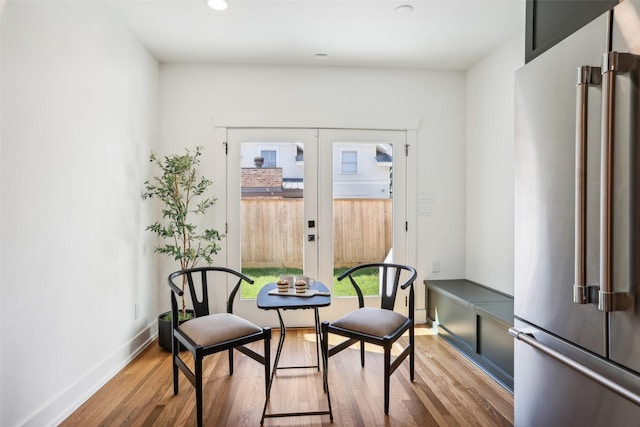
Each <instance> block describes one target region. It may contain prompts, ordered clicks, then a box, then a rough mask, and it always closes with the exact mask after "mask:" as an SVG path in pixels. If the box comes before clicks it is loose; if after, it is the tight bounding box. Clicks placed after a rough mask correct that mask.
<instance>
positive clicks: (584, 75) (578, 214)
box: [573, 65, 602, 304]
mask: <svg viewBox="0 0 640 427" xmlns="http://www.w3.org/2000/svg"><path fill="white" fill-rule="evenodd" d="M601 83H602V75H601V69H600V67H591V66H588V65H584V66H582V67H578V79H577V81H576V89H577V90H576V92H577V93H576V177H575V185H576V191H575V198H576V199H575V227H576V229H575V244H574V245H575V282H574V285H573V302H574V303H575V304H588V303H597V302H598V301H597V299H598V287H597V286H587V284H586V267H585V259H586V215H587V204H586V203H587V197H586V195H587V138H588V125H587V124H588V121H587V118H588V114H589V86H600V84H601Z"/></svg>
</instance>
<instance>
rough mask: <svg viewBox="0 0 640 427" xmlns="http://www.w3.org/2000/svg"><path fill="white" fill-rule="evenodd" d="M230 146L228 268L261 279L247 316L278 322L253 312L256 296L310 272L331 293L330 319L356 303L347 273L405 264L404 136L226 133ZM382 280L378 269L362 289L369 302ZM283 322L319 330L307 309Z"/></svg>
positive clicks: (251, 290)
mask: <svg viewBox="0 0 640 427" xmlns="http://www.w3.org/2000/svg"><path fill="white" fill-rule="evenodd" d="M227 144H228V156H227V218H228V231H227V236H228V237H227V254H228V265H229V266H230V267H231V268H235V269H238V270H240V271H243V272H244V273H245V274H247V275H248V276H250V277H252V278H253V279H254V280H256V284H254V285H252V286H249V285H247V286H244V287H243V290H242V300H241V301H239V302H238V303H236V306H235V307H236V312H238V313H239V314H241V315H242V316H245V317H247V318H249V319H251V320H252V321H254V322H256V323H259V324H270V323H274V321H275V320H276V317H275V316H274V314H273V313H268V312H263V311H262V310H258V309H257V308H256V305H255V300H254V299H253V298H255V294H256V293H257V290H258V289H259V288H260V287H261V286H262V285H263V284H264V282H269V281H274V280H277V278H278V276H279V274H285V273H288V274H303V273H304V274H305V275H308V276H312V277H314V278H316V280H319V281H321V282H323V283H325V284H326V285H327V286H328V287H329V288H330V289H331V290H332V296H333V297H332V303H331V306H330V307H328V308H326V309H323V312H322V317H323V319H333V318H336V317H338V316H339V315H341V314H343V313H346V312H348V311H350V310H353V309H354V308H355V307H356V304H357V302H356V301H355V300H354V297H353V291H352V286H351V285H350V283H348V281H343V282H337V281H336V280H335V277H337V275H339V274H340V272H342V271H344V270H345V269H346V268H349V267H351V266H354V265H357V264H361V263H364V262H382V261H388V262H406V259H407V244H406V234H407V233H406V229H405V224H406V207H407V199H406V179H407V177H406V163H407V160H406V159H407V157H406V150H405V144H406V133H405V132H404V131H373V130H336V129H255V128H252V129H244V128H229V129H227ZM378 281H379V278H378V277H377V276H376V274H375V272H373V273H372V275H371V277H370V278H368V285H367V287H366V289H365V294H367V297H366V298H369V299H374V300H375V301H370V303H371V304H372V305H375V304H379V284H378ZM398 302H399V303H401V304H402V306H403V305H404V301H403V298H399V301H398ZM285 316H287V317H288V318H287V319H286V323H287V325H288V326H309V325H312V324H313V319H312V316H308V315H305V313H304V312H303V311H292V312H290V313H287V314H285ZM274 324H275V323H274Z"/></svg>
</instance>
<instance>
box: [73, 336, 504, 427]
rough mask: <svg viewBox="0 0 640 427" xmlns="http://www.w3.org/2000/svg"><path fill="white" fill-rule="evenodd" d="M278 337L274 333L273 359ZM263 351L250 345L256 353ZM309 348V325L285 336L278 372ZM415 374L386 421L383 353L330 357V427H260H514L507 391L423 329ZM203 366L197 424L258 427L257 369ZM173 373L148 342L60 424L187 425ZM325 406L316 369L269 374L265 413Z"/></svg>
mask: <svg viewBox="0 0 640 427" xmlns="http://www.w3.org/2000/svg"><path fill="white" fill-rule="evenodd" d="M278 337H279V333H278V331H277V330H274V338H273V352H272V354H273V356H272V357H274V358H275V349H276V345H277V341H278ZM336 339H338V338H336ZM404 339H408V338H402V339H401V340H404ZM261 345H262V344H260V343H258V344H256V346H255V347H254V348H255V349H256V350H257V351H261V350H260V346H261ZM315 348H316V347H315V340H314V334H313V330H312V329H290V330H287V335H286V340H285V344H284V351H283V354H282V357H281V359H280V366H291V365H307V364H313V363H315ZM188 358H189V357H188V356H187V359H188ZM415 368H416V372H415V381H414V382H413V383H412V382H410V381H409V362H408V360H407V361H404V362H403V363H402V365H401V366H400V367H399V368H398V370H397V371H396V372H395V373H394V374H393V376H392V378H391V398H390V399H391V403H390V408H389V416H388V417H387V416H385V415H384V409H383V406H384V403H383V377H382V369H383V367H382V354H381V353H380V352H379V350H378V348H376V347H371V348H367V354H366V365H365V367H364V368H362V367H361V366H360V356H359V352H358V350H357V349H356V348H354V349H348V350H345V351H343V352H341V353H339V354H337V355H336V356H333V357H332V358H330V360H329V387H330V392H331V403H332V406H333V417H334V422H333V424H331V423H330V421H329V416H328V415H323V416H304V417H292V418H268V419H265V422H264V425H265V426H330V425H334V426H491V427H494V426H512V425H513V395H512V394H511V393H509V392H508V391H507V390H505V389H504V388H502V387H501V386H500V385H498V384H497V383H495V382H494V381H493V380H492V379H491V378H489V377H488V376H487V375H486V374H485V373H484V372H482V371H481V370H480V369H479V368H478V367H476V366H475V365H474V364H472V363H471V362H470V361H469V360H467V359H466V358H465V357H464V356H462V355H461V354H460V353H458V352H457V351H456V350H455V349H454V348H452V347H451V346H450V345H449V344H447V343H446V341H444V340H443V339H442V338H441V337H438V336H437V335H436V334H434V333H433V332H432V331H431V329H427V328H426V327H417V328H416V365H415ZM203 369H204V373H205V384H204V402H205V403H204V424H205V425H206V426H259V425H260V417H261V415H262V407H263V404H264V394H265V390H264V377H263V370H262V366H261V365H259V364H258V363H256V362H254V361H253V360H251V359H249V358H248V357H246V356H244V355H242V354H240V353H238V352H236V356H235V369H234V374H233V375H232V376H229V375H228V373H229V371H228V363H227V353H226V352H225V353H222V354H216V355H212V356H209V357H208V358H206V359H205V363H204V368H203ZM171 375H172V374H171V355H170V354H169V353H167V352H164V351H163V350H161V349H160V348H159V346H158V345H157V343H153V344H152V345H151V346H150V347H149V348H147V349H146V350H145V351H144V352H143V353H142V354H141V355H140V356H139V357H138V358H136V359H135V360H134V361H133V362H131V363H130V364H129V365H128V366H127V367H126V368H125V369H123V370H122V371H121V372H120V373H119V374H118V375H116V376H115V377H114V378H113V379H112V380H111V381H110V382H109V383H107V384H106V385H105V386H104V387H103V388H102V389H100V390H99V391H98V392H97V393H96V394H95V395H94V396H92V397H91V398H90V399H89V400H88V401H87V402H85V403H84V404H83V405H82V406H81V407H80V408H79V409H78V410H77V411H76V412H74V413H73V414H72V415H71V416H69V417H68V418H67V419H66V420H65V421H64V422H63V423H62V424H61V425H62V426H66V427H69V426H195V425H196V416H195V392H194V389H193V387H191V384H190V383H189V382H188V381H187V380H186V378H184V376H183V375H182V374H180V392H179V394H178V395H177V396H174V395H173V386H172V378H171ZM326 408H327V399H326V394H324V393H323V391H322V375H321V374H320V373H319V372H318V371H317V370H315V369H286V370H279V371H278V372H277V375H276V379H275V380H274V383H273V387H272V391H271V399H270V403H269V407H268V410H267V411H268V413H273V412H297V411H308V410H325V409H326Z"/></svg>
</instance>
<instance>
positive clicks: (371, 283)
mask: <svg viewBox="0 0 640 427" xmlns="http://www.w3.org/2000/svg"><path fill="white" fill-rule="evenodd" d="M345 271H347V268H336V269H335V270H334V271H333V283H334V288H333V296H337V297H346V296H355V295H356V291H355V289H354V288H353V286H352V285H351V282H350V281H349V279H348V278H345V279H344V280H342V281H341V282H338V280H337V277H338V276H339V275H340V274H342V273H343V272H345ZM242 272H243V273H244V274H246V275H247V276H249V277H251V278H252V279H253V280H255V283H254V284H253V285H248V284H246V283H243V285H242V298H256V296H257V295H258V291H259V290H260V288H262V287H263V286H264V285H265V284H267V283H273V282H277V281H278V279H279V278H280V275H281V274H294V275H300V274H302V269H300V268H283V267H265V268H243V269H242ZM355 277H356V281H357V282H358V285H359V286H360V288H361V289H362V293H363V294H364V295H378V289H379V285H378V269H366V270H360V271H359V272H358V273H357V274H356V275H355Z"/></svg>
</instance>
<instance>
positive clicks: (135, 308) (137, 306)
mask: <svg viewBox="0 0 640 427" xmlns="http://www.w3.org/2000/svg"><path fill="white" fill-rule="evenodd" d="M138 317H140V304H134V306H133V320H138Z"/></svg>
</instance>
